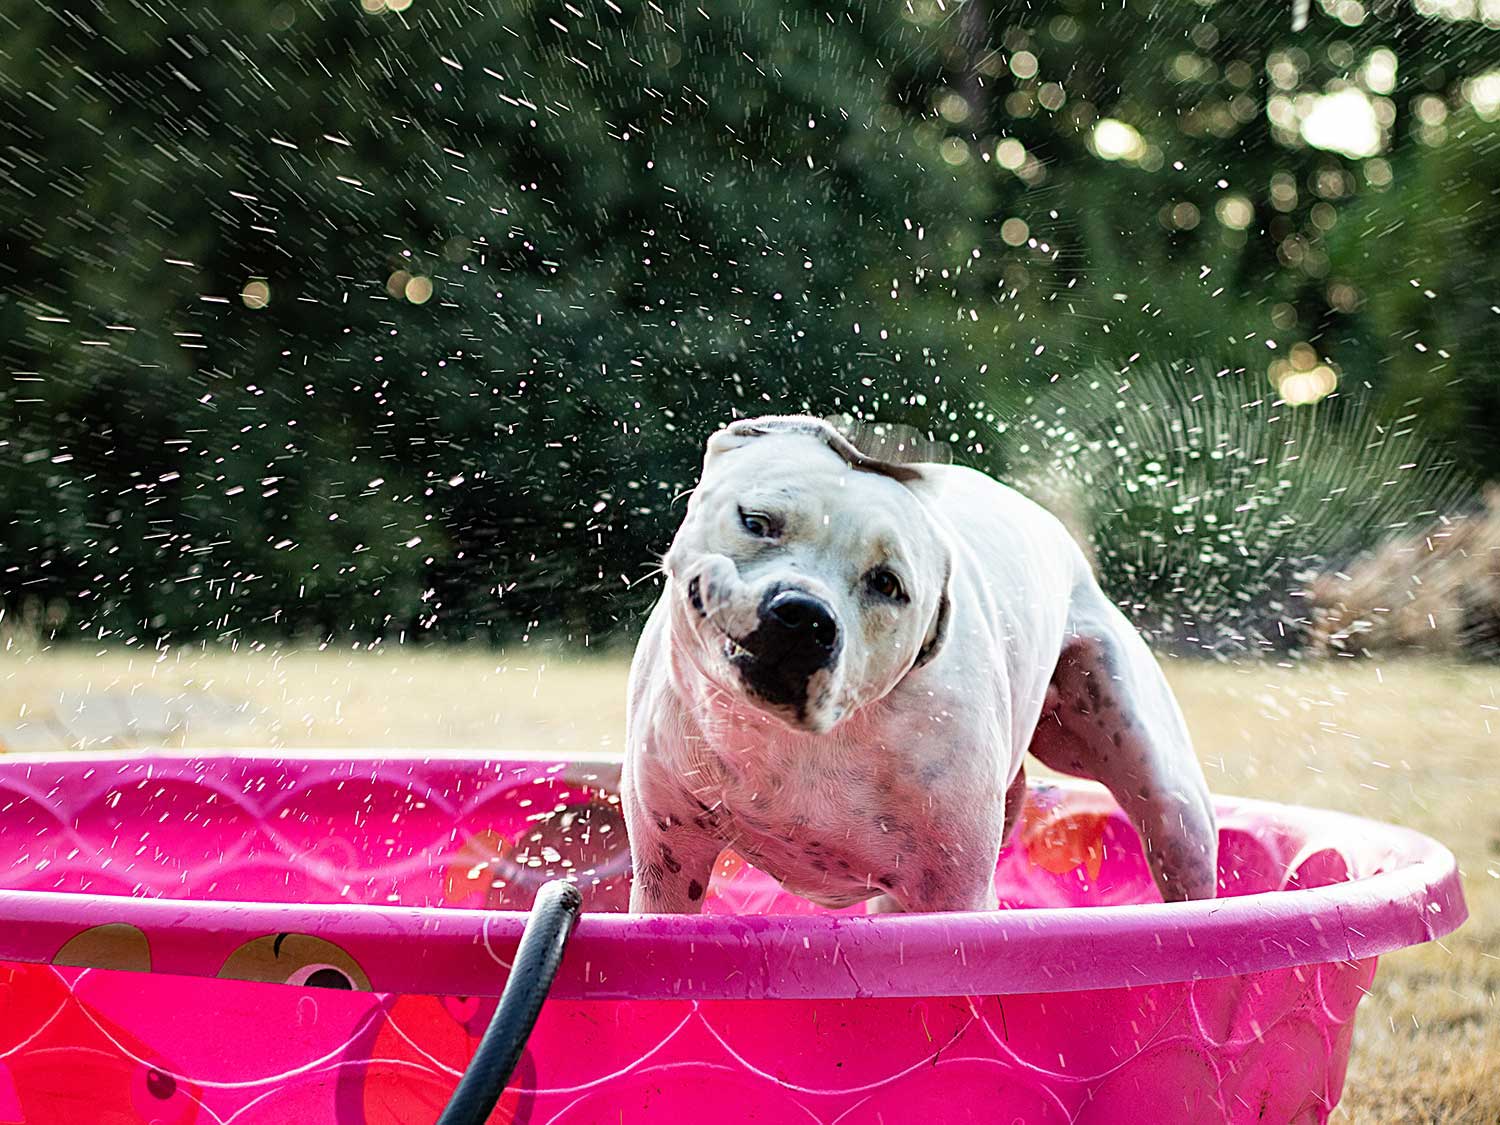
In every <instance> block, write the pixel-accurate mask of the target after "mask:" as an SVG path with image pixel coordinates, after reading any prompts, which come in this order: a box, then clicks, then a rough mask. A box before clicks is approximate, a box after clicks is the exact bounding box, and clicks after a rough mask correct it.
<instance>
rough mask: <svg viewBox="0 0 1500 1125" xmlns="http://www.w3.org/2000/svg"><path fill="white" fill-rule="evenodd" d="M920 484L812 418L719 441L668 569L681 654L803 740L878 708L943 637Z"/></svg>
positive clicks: (764, 423)
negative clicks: (805, 733) (802, 733)
mask: <svg viewBox="0 0 1500 1125" xmlns="http://www.w3.org/2000/svg"><path fill="white" fill-rule="evenodd" d="M924 483H925V482H924V477H923V470H922V469H921V468H920V467H919V466H917V465H913V464H910V463H901V462H898V461H895V460H886V459H882V458H879V457H875V456H871V455H869V454H866V453H864V452H861V450H860V449H858V448H857V447H856V446H855V444H854V443H853V442H851V441H850V440H849V438H847V437H846V436H845V435H844V434H842V433H840V432H839V431H838V430H836V429H834V428H833V427H832V426H830V425H829V424H827V423H825V422H822V421H819V420H818V419H816V418H806V417H769V418H753V419H748V420H745V421H739V422H735V423H733V424H732V425H730V426H728V427H726V428H725V429H722V430H720V431H719V432H718V433H716V434H714V435H713V437H711V438H710V439H709V441H708V450H707V454H706V456H705V458H704V462H703V475H702V479H701V480H700V482H699V484H698V487H697V489H696V490H695V491H694V492H693V495H692V497H691V499H690V500H689V502H688V509H687V516H686V518H685V519H684V520H683V523H682V526H681V528H679V529H678V532H677V536H676V538H675V539H674V540H673V543H672V547H671V550H670V551H668V552H667V558H666V570H667V574H668V576H669V578H670V580H671V581H670V583H669V589H668V593H667V597H668V598H669V599H670V600H671V602H670V609H671V613H672V616H673V621H672V637H673V640H672V643H673V644H674V645H675V646H677V647H678V649H679V653H680V655H683V656H686V657H687V658H688V659H689V660H691V661H692V662H693V663H694V665H696V667H697V668H698V669H699V670H700V671H701V672H702V673H703V674H704V675H706V676H707V677H708V678H709V679H710V680H711V681H712V682H713V683H715V684H716V685H717V686H718V687H720V688H721V689H723V690H725V691H728V692H731V693H733V694H736V695H738V696H741V697H743V698H744V699H746V700H747V701H748V702H750V703H751V704H753V705H754V706H755V707H757V708H759V709H761V710H763V711H767V712H769V713H771V714H772V715H774V716H775V717H776V718H778V719H780V720H781V721H783V722H784V723H786V724H787V725H789V726H791V727H794V728H796V729H799V730H805V731H810V732H815V733H820V732H824V731H827V730H830V729H832V728H833V727H834V726H835V725H837V724H838V723H839V722H840V721H841V720H843V719H844V718H846V717H847V716H849V715H851V714H852V713H854V712H855V711H857V710H858V709H859V708H861V707H863V706H865V705H867V704H869V703H872V702H874V701H875V700H878V699H880V698H882V697H884V696H885V695H886V694H887V693H888V692H889V691H890V690H891V689H892V688H894V687H895V686H896V684H898V683H899V682H900V681H901V680H902V679H903V678H904V677H905V676H906V675H907V673H908V672H910V671H911V670H912V669H913V668H914V667H917V666H919V665H921V664H924V663H926V662H927V661H928V660H930V659H931V658H932V657H933V655H934V654H935V653H936V652H937V650H938V647H939V646H940V645H941V644H942V640H943V634H944V630H945V627H946V623H947V606H948V590H947V587H948V573H949V569H950V559H949V553H948V548H947V545H946V543H945V542H944V541H943V539H942V537H941V536H940V534H939V533H938V531H937V529H936V527H935V526H934V525H933V523H932V522H931V520H930V519H929V517H928V515H927V511H926V508H925V507H924V505H923V502H922V499H921V497H920V492H921V490H922V488H923V487H924ZM684 650H685V651H684Z"/></svg>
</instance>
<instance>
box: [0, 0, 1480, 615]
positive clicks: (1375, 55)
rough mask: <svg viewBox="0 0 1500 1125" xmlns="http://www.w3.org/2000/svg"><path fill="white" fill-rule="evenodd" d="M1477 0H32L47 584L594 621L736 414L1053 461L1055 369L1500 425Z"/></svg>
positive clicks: (39, 523) (14, 26)
mask: <svg viewBox="0 0 1500 1125" xmlns="http://www.w3.org/2000/svg"><path fill="white" fill-rule="evenodd" d="M1475 15H1476V13H1465V12H1458V11H1455V10H1452V9H1451V8H1450V9H1447V10H1445V12H1444V13H1432V12H1424V11H1419V10H1417V9H1414V8H1409V7H1405V6H1400V7H1395V8H1393V9H1392V10H1389V11H1381V12H1370V11H1366V10H1365V9H1364V8H1363V7H1362V6H1361V5H1360V4H1359V2H1358V0H1336V2H1334V3H1330V4H1326V5H1323V6H1322V7H1321V8H1320V7H1318V6H1316V5H1315V8H1314V20H1313V23H1312V25H1311V26H1310V28H1309V29H1308V30H1307V32H1305V33H1303V34H1301V35H1293V34H1292V33H1291V32H1290V31H1289V23H1288V18H1289V17H1288V13H1287V12H1285V11H1283V10H1281V9H1280V7H1279V6H1272V7H1261V8H1254V9H1249V8H1246V7H1244V6H1242V5H1230V4H1217V5H1215V4H1201V3H1198V4H1178V5H1151V4H1137V3H1127V4H1126V5H1125V6H1124V7H1120V6H1118V5H1115V4H1100V3H1097V2H1095V0H1078V2H1070V0H1061V2H1059V3H1056V4H1051V5H1046V6H1043V7H1042V8H1040V9H1037V10H1035V11H1033V10H1031V9H1028V8H1027V7H1025V6H1022V5H1019V4H997V3H993V2H987V3H981V2H979V0H974V2H971V3H969V4H965V5H960V6H958V7H955V6H954V5H953V4H951V3H950V4H946V5H945V4H938V3H937V2H936V0H933V2H931V3H919V2H918V0H912V2H911V3H909V4H908V3H891V4H868V5H849V4H845V5H835V6H833V7H824V6H813V5H807V4H800V3H798V4H792V3H773V2H769V0H768V2H764V3H762V2H759V0H755V2H749V3H741V4H736V5H724V6H717V5H716V6H710V5H703V6H702V7H699V6H698V5H696V4H659V3H645V4H639V3H625V2H623V0H621V2H613V0H600V2H598V3H593V2H569V3H548V2H543V3H520V2H516V3H500V2H492V3H490V4H487V5H473V4H471V5H452V4H446V3H433V2H426V0H395V2H394V3H393V2H392V0H363V4H360V3H355V2H354V0H304V2H290V0H289V2H285V3H282V4H279V5H278V4H270V5H252V6H246V5H239V6H229V7H228V8H225V6H222V5H215V6H202V5H191V6H182V7H176V8H169V9H160V8H155V9H150V10H146V9H141V8H137V7H127V8H112V9H104V8H98V9H93V10H91V11H89V12H87V13H67V14H64V13H62V12H61V11H49V10H47V9H44V8H39V7H38V8H31V9H27V11H26V12H25V13H24V15H17V14H14V13H12V14H0V129H3V131H4V133H5V134H6V135H5V138H4V141H3V143H0V370H3V371H4V372H6V373H7V375H8V380H9V381H8V382H7V383H6V384H5V385H3V386H0V443H3V444H0V498H3V510H0V517H3V518H0V563H3V569H4V571H5V573H4V578H3V583H0V598H3V601H4V604H6V605H8V606H9V607H10V610H11V612H12V614H14V613H16V612H17V611H18V610H19V608H20V607H21V606H23V605H30V606H39V607H41V609H40V610H39V611H37V612H40V613H41V614H43V616H44V621H46V620H50V621H51V622H52V624H53V625H54V626H56V627H57V628H58V629H59V630H60V632H61V635H74V634H82V635H86V636H109V637H114V638H123V639H131V638H136V639H138V640H141V641H145V640H147V639H150V638H160V637H162V636H175V637H185V636H202V637H238V636H243V635H256V634H270V633H287V632H306V633H313V634H316V635H321V636H335V635H341V634H349V633H352V634H354V635H356V636H360V637H368V636H372V635H381V636H389V637H392V638H393V639H394V638H402V637H404V638H410V637H412V636H416V635H427V634H440V635H443V636H449V637H463V636H472V635H476V634H478V635H492V636H511V635H515V634H517V633H525V632H527V631H528V630H531V629H536V628H541V629H544V630H546V631H548V632H558V631H567V632H570V633H571V634H572V635H573V636H575V637H578V638H583V637H592V636H594V635H596V634H599V633H602V632H606V631H608V630H609V629H611V628H613V627H614V626H615V625H617V624H618V623H619V622H620V621H621V619H622V618H623V617H626V616H628V615H629V614H630V613H633V612H634V611H635V610H636V609H637V608H638V607H639V606H640V605H641V604H643V602H644V601H645V600H646V598H648V597H649V594H650V587H649V584H642V585H641V586H640V587H639V588H638V589H636V590H635V591H634V592H631V590H630V589H629V586H630V584H631V583H634V582H636V581H637V580H638V579H641V578H643V577H645V576H646V575H647V573H648V572H647V570H646V568H645V567H644V565H643V563H644V561H645V560H647V559H649V558H650V557H651V553H652V552H653V551H657V550H660V549H661V548H662V546H663V545H664V542H665V535H666V533H667V531H668V530H669V528H670V526H671V523H672V521H673V511H672V509H671V502H672V500H673V498H674V497H675V496H676V495H677V494H678V493H679V492H680V491H681V489H682V488H684V487H686V486H687V485H688V483H689V482H690V481H691V479H692V476H693V473H694V470H695V467H696V460H697V456H698V451H699V448H700V446H701V441H702V438H703V437H704V436H705V434H706V433H707V432H708V431H709V430H710V429H711V428H712V427H713V426H714V425H715V424H717V423H718V422H719V421H721V420H723V419H724V418H726V417H728V416H730V415H731V414H732V413H736V412H737V413H752V412H758V411H764V410H770V409H787V408H799V409H810V410H814V411H817V412H823V411H833V410H844V411H849V412H852V413H854V414H856V415H875V416H878V417H882V418H889V419H893V420H900V421H905V422H908V423H913V424H916V425H918V426H921V427H923V428H925V429H928V430H930V431H932V432H933V433H935V434H936V435H937V436H938V437H940V438H943V439H945V440H949V441H952V442H953V443H954V444H955V445H956V446H957V447H959V449H960V450H961V454H960V455H961V456H962V457H964V458H966V459H968V460H970V461H973V462H975V463H979V464H981V465H984V466H985V467H990V468H997V469H998V468H1002V467H1005V466H1006V465H1007V464H1009V465H1010V466H1012V467H1017V466H1023V465H1024V464H1025V463H1026V458H1027V456H1028V454H1029V452H1030V443H1029V442H1028V441H1027V440H1026V439H1025V437H1024V435H1025V433H1026V432H1028V430H1035V426H1034V425H1032V422H1034V421H1036V420H1045V419H1046V418H1047V417H1048V415H1049V413H1055V411H1056V410H1057V409H1059V408H1060V407H1059V405H1058V404H1057V403H1054V402H1053V401H1052V400H1050V399H1048V398H1047V395H1048V393H1049V392H1048V389H1049V388H1051V387H1052V385H1053V382H1052V381H1053V380H1054V379H1056V378H1057V377H1058V376H1060V375H1068V374H1071V373H1073V372H1075V371H1078V370H1081V369H1085V368H1087V369H1091V370H1093V369H1102V370H1105V371H1108V372H1110V373H1111V378H1114V377H1118V378H1119V379H1120V381H1121V385H1127V384H1129V382H1130V380H1131V377H1132V376H1131V372H1132V371H1133V370H1134V369H1135V368H1136V367H1137V366H1138V365H1139V364H1140V363H1141V362H1142V358H1143V357H1144V359H1146V360H1159V361H1163V362H1164V361H1166V360H1167V359H1171V358H1177V357H1183V356H1210V357H1212V361H1211V363H1209V364H1207V365H1200V367H1198V368H1195V369H1194V370H1193V371H1192V372H1186V373H1184V374H1183V375H1182V378H1183V379H1186V380H1189V381H1191V380H1194V379H1201V380H1202V389H1201V392H1200V393H1201V394H1204V395H1212V396H1216V399H1218V400H1222V401H1223V402H1225V403H1231V404H1239V403H1243V402H1247V401H1255V400H1266V399H1268V400H1272V401H1283V402H1291V403H1295V402H1300V401H1303V400H1312V399H1316V398H1319V397H1323V396H1326V395H1328V394H1329V392H1330V391H1333V392H1334V395H1333V397H1332V398H1331V399H1329V401H1328V402H1327V403H1325V404H1324V405H1322V406H1319V407H1317V408H1316V409H1317V410H1319V411H1320V412H1321V413H1320V415H1319V417H1320V418H1323V419H1324V421H1325V424H1327V425H1332V424H1334V423H1336V422H1337V421H1338V418H1337V415H1338V414H1339V410H1338V405H1339V402H1340V400H1341V399H1342V398H1345V397H1358V398H1360V399H1361V400H1364V401H1365V402H1367V403H1368V404H1369V405H1370V406H1371V407H1372V408H1376V409H1379V410H1381V411H1383V412H1384V413H1385V416H1387V417H1393V418H1394V417H1400V416H1401V415H1402V414H1403V413H1411V412H1412V411H1413V410H1414V409H1420V410H1421V411H1422V412H1423V413H1425V414H1426V415H1428V416H1429V417H1431V418H1432V419H1433V420H1434V422H1435V424H1437V425H1439V426H1441V427H1442V428H1443V430H1444V432H1445V433H1447V434H1448V435H1450V436H1452V437H1454V438H1456V439H1457V440H1458V441H1460V442H1462V443H1466V448H1467V449H1469V450H1470V451H1477V450H1484V451H1488V450H1489V449H1491V448H1492V446H1493V443H1492V442H1491V441H1490V440H1489V439H1490V438H1491V435H1492V434H1493V432H1494V431H1493V422H1492V421H1491V420H1490V419H1491V418H1492V415H1487V414H1485V413H1483V412H1479V411H1476V410H1475V409H1474V408H1473V405H1472V404H1474V403H1477V402H1482V401H1488V399H1487V397H1486V396H1493V394H1494V391H1493V388H1494V387H1496V386H1497V385H1500V384H1497V381H1496V376H1495V374H1494V364H1493V363H1492V362H1490V361H1491V360H1492V359H1493V356H1494V353H1495V347H1494V344H1495V342H1496V339H1497V318H1496V317H1495V315H1494V313H1493V308H1492V307H1491V306H1492V303H1493V299H1494V298H1493V284H1492V283H1493V280H1494V276H1495V267H1494V265H1493V263H1492V261H1491V255H1489V254H1488V253H1487V252H1486V249H1485V247H1486V245H1493V244H1494V243H1493V240H1494V237H1495V235H1496V234H1497V233H1500V232H1496V231H1495V230H1494V227H1495V226H1496V225H1500V208H1497V207H1496V206H1495V204H1494V200H1493V187H1494V184H1495V182H1496V178H1497V174H1500V155H1497V151H1496V148H1497V138H1500V127H1497V125H1496V117H1497V116H1500V113H1497V110H1500V104H1497V103H1500V98H1497V97H1496V95H1495V91H1494V87H1495V85H1496V83H1500V78H1496V77H1495V72H1494V70H1493V68H1494V67H1495V66H1496V63H1497V53H1496V51H1495V44H1496V38H1495V36H1496V33H1495V31H1494V30H1493V29H1491V28H1490V27H1488V26H1486V25H1485V24H1484V23H1483V21H1482V20H1480V19H1478V18H1461V17H1465V16H1468V17H1474V16H1475ZM1486 239H1489V240H1490V241H1489V242H1488V243H1487V242H1486V241H1485V240H1486ZM1419 344H1420V345H1421V347H1420V348H1418V347H1417V345H1419ZM1206 367H1212V368H1213V371H1212V372H1209V371H1207V370H1206V369H1205V368H1206ZM1221 373H1224V374H1223V375H1222V377H1217V378H1216V377H1214V376H1220V375H1221ZM1271 379H1274V380H1276V385H1273V383H1272V382H1271V381H1270V380H1271ZM1288 379H1291V380H1292V381H1291V382H1287V380H1288ZM1183 390H1184V397H1185V399H1186V400H1191V398H1192V393H1193V392H1192V388H1191V386H1188V387H1184V388H1183ZM1278 391H1280V392H1281V398H1280V399H1279V400H1278V399H1277V397H1276V396H1277V392H1278ZM1351 392H1354V394H1353V395H1351ZM1414 398H1420V399H1421V406H1420V407H1417V408H1414V407H1410V406H1404V405H1403V404H1405V403H1406V402H1407V401H1408V400H1411V399H1414ZM1289 408H1290V407H1289ZM1307 409H1312V408H1311V407H1309V408H1307ZM1018 435H1022V436H1019V437H1018ZM1473 456H1474V454H1473V452H1471V453H1470V457H1473ZM1486 456H1488V457H1491V458H1493V456H1494V455H1493V454H1490V453H1486ZM1492 465H1493V461H1492V460H1491V461H1489V462H1486V464H1485V469H1486V471H1488V470H1489V469H1490V468H1491V467H1492ZM1232 507H1233V506H1232V505H1231V509H1232ZM1119 534H1120V535H1122V536H1125V537H1126V539H1127V540H1128V539H1129V538H1130V537H1131V536H1133V535H1135V534H1136V532H1135V531H1133V530H1130V529H1126V530H1123V531H1121V532H1119ZM1137 547H1139V543H1136V542H1127V543H1126V544H1125V548H1126V549H1131V550H1134V549H1136V548H1137Z"/></svg>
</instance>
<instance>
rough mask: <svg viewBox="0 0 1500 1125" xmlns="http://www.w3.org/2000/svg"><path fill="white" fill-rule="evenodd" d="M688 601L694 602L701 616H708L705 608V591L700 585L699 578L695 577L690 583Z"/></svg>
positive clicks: (694, 606)
mask: <svg viewBox="0 0 1500 1125" xmlns="http://www.w3.org/2000/svg"><path fill="white" fill-rule="evenodd" d="M688 601H690V602H692V604H693V608H694V609H696V610H697V611H698V616H699V617H707V616H708V611H707V610H706V609H704V608H703V592H702V588H701V587H700V586H699V585H698V579H696V578H694V579H693V580H692V581H691V582H689V583H688Z"/></svg>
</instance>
